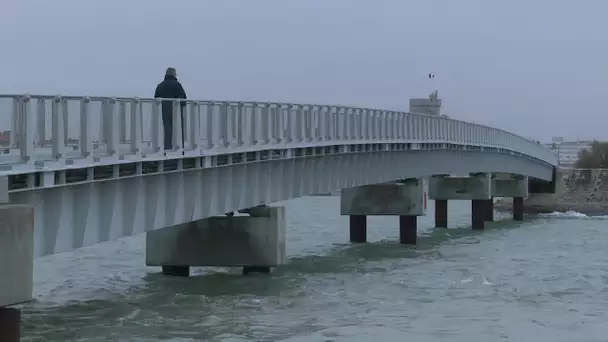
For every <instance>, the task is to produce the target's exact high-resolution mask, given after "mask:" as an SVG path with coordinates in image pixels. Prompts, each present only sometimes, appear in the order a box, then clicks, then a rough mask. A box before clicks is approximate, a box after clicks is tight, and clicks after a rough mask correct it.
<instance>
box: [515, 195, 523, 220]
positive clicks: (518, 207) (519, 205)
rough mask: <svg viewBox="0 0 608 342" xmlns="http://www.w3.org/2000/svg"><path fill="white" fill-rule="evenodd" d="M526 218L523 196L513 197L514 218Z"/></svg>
mask: <svg viewBox="0 0 608 342" xmlns="http://www.w3.org/2000/svg"><path fill="white" fill-rule="evenodd" d="M523 219H524V199H523V197H514V198H513V220H515V221H523Z"/></svg>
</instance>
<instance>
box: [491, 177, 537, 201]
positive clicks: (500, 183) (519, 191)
mask: <svg viewBox="0 0 608 342" xmlns="http://www.w3.org/2000/svg"><path fill="white" fill-rule="evenodd" d="M492 196H493V197H524V198H526V197H528V177H523V176H521V177H517V178H494V179H492Z"/></svg>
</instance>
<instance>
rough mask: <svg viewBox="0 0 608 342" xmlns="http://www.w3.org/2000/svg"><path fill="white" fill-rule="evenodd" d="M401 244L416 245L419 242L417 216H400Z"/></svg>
mask: <svg viewBox="0 0 608 342" xmlns="http://www.w3.org/2000/svg"><path fill="white" fill-rule="evenodd" d="M399 242H400V243H402V244H406V245H415V244H416V243H417V242H418V217H417V216H412V215H401V216H399Z"/></svg>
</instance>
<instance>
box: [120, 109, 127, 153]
mask: <svg viewBox="0 0 608 342" xmlns="http://www.w3.org/2000/svg"><path fill="white" fill-rule="evenodd" d="M118 124H119V132H120V137H119V141H120V142H121V143H125V142H127V104H126V103H125V101H124V100H118Z"/></svg>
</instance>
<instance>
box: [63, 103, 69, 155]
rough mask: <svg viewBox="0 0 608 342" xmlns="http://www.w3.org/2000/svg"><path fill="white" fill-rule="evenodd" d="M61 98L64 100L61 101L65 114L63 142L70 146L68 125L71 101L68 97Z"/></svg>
mask: <svg viewBox="0 0 608 342" xmlns="http://www.w3.org/2000/svg"><path fill="white" fill-rule="evenodd" d="M61 100H62V101H63V102H62V103H61V112H62V115H63V121H62V122H63V144H64V145H65V146H68V134H69V126H68V120H69V118H70V112H69V108H70V106H69V101H68V99H66V98H61Z"/></svg>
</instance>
